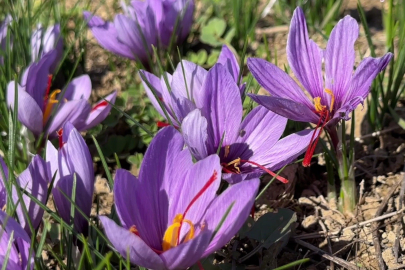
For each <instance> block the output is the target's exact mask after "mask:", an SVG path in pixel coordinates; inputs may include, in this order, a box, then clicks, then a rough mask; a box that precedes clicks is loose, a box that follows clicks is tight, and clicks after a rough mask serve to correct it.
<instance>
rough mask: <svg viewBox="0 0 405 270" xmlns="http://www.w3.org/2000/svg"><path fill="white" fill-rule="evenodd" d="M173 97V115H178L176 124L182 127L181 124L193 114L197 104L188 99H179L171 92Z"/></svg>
mask: <svg viewBox="0 0 405 270" xmlns="http://www.w3.org/2000/svg"><path fill="white" fill-rule="evenodd" d="M171 95H172V102H171V104H172V109H173V113H174V115H176V120H177V121H176V122H175V123H177V124H178V125H180V123H181V122H182V121H183V119H184V118H185V117H186V116H187V115H188V114H189V113H190V112H191V111H193V110H194V109H195V108H196V106H195V104H194V103H193V102H192V101H191V100H189V99H187V98H183V97H179V98H176V97H175V96H174V94H173V92H171Z"/></svg>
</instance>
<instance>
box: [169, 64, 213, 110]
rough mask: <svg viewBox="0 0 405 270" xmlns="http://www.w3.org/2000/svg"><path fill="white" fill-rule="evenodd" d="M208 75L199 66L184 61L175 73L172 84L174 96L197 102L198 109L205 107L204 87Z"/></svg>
mask: <svg viewBox="0 0 405 270" xmlns="http://www.w3.org/2000/svg"><path fill="white" fill-rule="evenodd" d="M183 69H184V70H183ZM183 71H184V72H183ZM207 73H208V72H207V71H206V70H205V69H204V68H202V67H200V66H199V65H196V64H194V63H192V62H189V61H186V60H183V61H182V62H181V63H179V64H178V65H177V67H176V70H175V71H174V73H173V80H172V83H171V89H172V91H173V94H174V95H175V96H176V97H183V98H187V99H189V100H191V101H192V102H195V104H196V106H197V108H202V107H203V106H204V100H203V97H204V92H203V89H202V86H203V83H204V80H205V77H206V76H207Z"/></svg>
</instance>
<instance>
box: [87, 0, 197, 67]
mask: <svg viewBox="0 0 405 270" xmlns="http://www.w3.org/2000/svg"><path fill="white" fill-rule="evenodd" d="M122 9H123V11H124V14H118V15H116V16H115V18H114V22H105V21H104V20H103V19H101V18H100V17H98V16H94V15H92V14H91V13H90V12H87V11H86V12H84V17H85V19H86V20H87V24H88V27H89V28H90V30H91V31H92V33H93V35H94V37H95V38H96V39H97V41H98V42H99V43H100V45H101V46H102V47H103V48H105V49H107V50H109V51H111V52H112V53H115V54H117V55H120V56H123V57H126V58H129V59H132V60H137V61H141V62H143V63H144V64H146V63H147V61H148V58H149V57H150V56H151V54H152V52H153V50H152V45H155V46H158V45H160V46H161V47H162V48H163V49H164V48H167V47H168V46H169V45H170V42H171V39H172V36H173V35H175V37H174V40H173V41H174V42H175V43H176V44H180V43H181V42H183V41H184V40H185V39H186V38H187V36H188V34H189V32H190V29H191V25H192V22H193V12H194V0H146V1H137V0H133V1H131V4H130V5H126V4H125V3H122Z"/></svg>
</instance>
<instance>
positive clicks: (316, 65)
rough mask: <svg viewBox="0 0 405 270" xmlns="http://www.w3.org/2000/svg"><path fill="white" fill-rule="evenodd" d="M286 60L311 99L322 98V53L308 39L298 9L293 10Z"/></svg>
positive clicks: (304, 24) (301, 13)
mask: <svg viewBox="0 0 405 270" xmlns="http://www.w3.org/2000/svg"><path fill="white" fill-rule="evenodd" d="M287 58H288V63H289V64H290V67H291V70H292V71H293V72H294V74H295V76H296V77H297V78H298V80H299V81H300V82H301V84H302V85H303V86H304V88H305V89H306V90H307V91H308V92H309V94H310V95H311V96H312V97H313V98H314V97H323V96H324V93H323V79H322V51H321V49H320V48H319V47H318V45H316V44H315V42H313V41H312V40H310V39H309V37H308V30H307V23H306V20H305V15H304V12H303V10H302V9H301V8H300V7H297V8H296V9H295V11H294V15H293V17H292V19H291V25H290V32H289V34H288V41H287ZM273 76H276V75H273ZM280 79H281V78H280ZM265 88H266V87H265ZM291 90H292V89H291ZM280 97H282V96H281V95H280ZM293 100H294V99H293Z"/></svg>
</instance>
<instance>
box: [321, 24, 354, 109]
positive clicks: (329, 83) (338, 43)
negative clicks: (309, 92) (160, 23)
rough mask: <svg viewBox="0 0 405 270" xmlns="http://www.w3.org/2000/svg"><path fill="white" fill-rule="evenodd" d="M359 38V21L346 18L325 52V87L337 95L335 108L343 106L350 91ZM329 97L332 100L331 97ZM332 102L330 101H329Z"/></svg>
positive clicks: (335, 31) (334, 31)
mask: <svg viewBox="0 0 405 270" xmlns="http://www.w3.org/2000/svg"><path fill="white" fill-rule="evenodd" d="M358 36H359V26H358V24H357V21H356V20H355V19H353V18H352V17H350V16H346V17H344V18H343V19H342V20H340V21H339V22H338V23H337V24H336V26H335V27H334V28H333V30H332V32H331V34H330V37H329V41H328V45H327V46H326V51H325V87H326V89H330V90H332V92H333V94H334V95H335V106H336V108H339V107H340V106H341V105H342V100H343V97H344V96H345V95H346V92H347V91H348V90H349V85H350V81H351V79H352V74H353V66H354V60H355V57H356V53H355V51H354V43H355V42H356V39H357V37H358ZM325 96H327V98H328V100H330V99H331V98H330V95H325ZM329 102H330V101H329Z"/></svg>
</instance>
